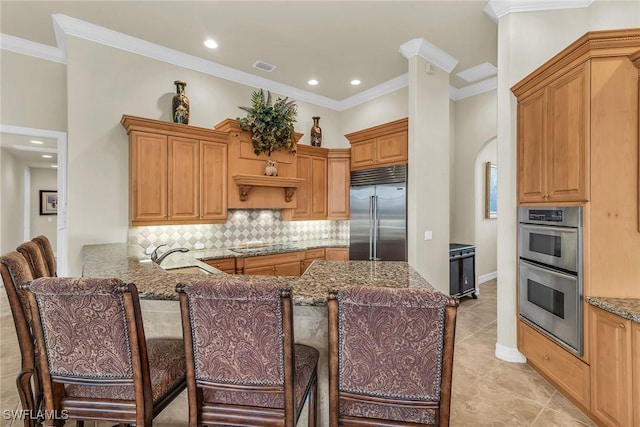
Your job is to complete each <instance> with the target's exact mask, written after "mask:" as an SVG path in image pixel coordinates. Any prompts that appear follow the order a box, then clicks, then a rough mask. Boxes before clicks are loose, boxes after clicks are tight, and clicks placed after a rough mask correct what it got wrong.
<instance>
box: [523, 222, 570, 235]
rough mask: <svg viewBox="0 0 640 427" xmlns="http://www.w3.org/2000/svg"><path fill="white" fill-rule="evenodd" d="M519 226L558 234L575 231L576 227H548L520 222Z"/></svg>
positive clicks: (524, 228)
mask: <svg viewBox="0 0 640 427" xmlns="http://www.w3.org/2000/svg"><path fill="white" fill-rule="evenodd" d="M520 228H521V229H523V230H529V231H550V232H552V233H556V234H560V233H574V234H575V233H577V232H578V229H577V228H571V227H550V226H546V225H533V224H522V223H521V224H520Z"/></svg>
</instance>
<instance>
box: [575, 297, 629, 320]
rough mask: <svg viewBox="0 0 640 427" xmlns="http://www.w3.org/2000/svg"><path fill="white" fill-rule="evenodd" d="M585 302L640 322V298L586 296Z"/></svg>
mask: <svg viewBox="0 0 640 427" xmlns="http://www.w3.org/2000/svg"><path fill="white" fill-rule="evenodd" d="M586 299H587V302H588V303H589V304H591V305H593V306H596V307H598V308H601V309H603V310H605V311H608V312H609V313H613V314H617V315H618V316H620V317H623V318H625V319H629V320H631V321H633V322H636V323H640V299H638V298H600V297H587V298H586Z"/></svg>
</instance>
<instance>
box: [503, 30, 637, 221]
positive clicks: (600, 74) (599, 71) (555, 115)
mask: <svg viewBox="0 0 640 427" xmlns="http://www.w3.org/2000/svg"><path fill="white" fill-rule="evenodd" d="M639 49H640V30H638V29H632V30H615V31H594V32H590V33H587V34H585V36H583V37H581V38H580V39H578V40H577V41H576V42H574V43H573V44H571V45H570V46H569V47H567V48H566V49H564V50H563V51H562V52H560V53H559V54H558V55H556V56H555V57H553V58H552V59H550V60H549V61H548V62H547V63H545V64H544V65H542V66H541V67H540V68H538V69H537V70H535V71H534V72H533V73H531V74H530V75H529V76H527V77H526V78H525V79H523V80H522V81H521V82H519V83H518V84H516V85H515V86H513V88H512V91H513V93H514V94H515V96H516V97H517V100H518V127H517V129H518V151H517V152H518V184H517V188H518V203H531V204H533V203H536V204H545V203H548V204H558V203H565V202H588V201H595V200H597V201H598V202H604V201H605V200H607V201H609V200H610V199H612V198H613V197H615V198H617V200H621V199H622V200H624V199H628V197H629V196H630V194H626V193H628V192H629V189H630V187H631V190H632V192H633V194H634V195H633V197H634V198H635V197H637V186H638V179H637V178H636V179H633V181H634V182H631V180H630V179H629V177H630V176H632V177H637V176H638V170H637V162H638V69H637V67H638V65H634V58H640V54H639V53H638V50H639ZM637 64H640V61H637ZM625 174H626V175H625ZM625 182H626V184H625ZM633 190H635V191H633ZM616 204H617V203H616ZM602 206H609V207H610V206H611V205H610V204H603V205H602ZM607 209H608V208H607Z"/></svg>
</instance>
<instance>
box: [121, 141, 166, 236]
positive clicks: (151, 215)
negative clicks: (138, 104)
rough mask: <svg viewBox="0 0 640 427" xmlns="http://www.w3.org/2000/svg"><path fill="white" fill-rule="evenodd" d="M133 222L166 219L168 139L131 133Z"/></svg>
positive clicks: (131, 204)
mask: <svg viewBox="0 0 640 427" xmlns="http://www.w3.org/2000/svg"><path fill="white" fill-rule="evenodd" d="M129 181H130V184H129V185H130V186H131V188H130V189H129V194H130V200H129V209H130V216H131V223H132V224H133V225H136V223H139V222H145V221H164V220H166V219H167V137H166V136H164V135H156V134H151V133H144V132H132V133H131V136H130V143H129Z"/></svg>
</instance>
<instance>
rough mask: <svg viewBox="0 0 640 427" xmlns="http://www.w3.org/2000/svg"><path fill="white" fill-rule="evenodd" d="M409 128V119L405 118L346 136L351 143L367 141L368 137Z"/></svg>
mask: <svg viewBox="0 0 640 427" xmlns="http://www.w3.org/2000/svg"><path fill="white" fill-rule="evenodd" d="M408 128H409V119H408V118H404V119H400V120H396V121H393V122H389V123H385V124H382V125H378V126H374V127H371V128H367V129H364V130H360V131H357V132H352V133H348V134H346V135H345V137H346V138H347V139H348V140H349V143H350V144H353V143H354V142H359V141H365V140H367V139H371V138H377V137H379V136H384V135H388V134H390V133H396V132H402V131H406V130H408Z"/></svg>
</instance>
